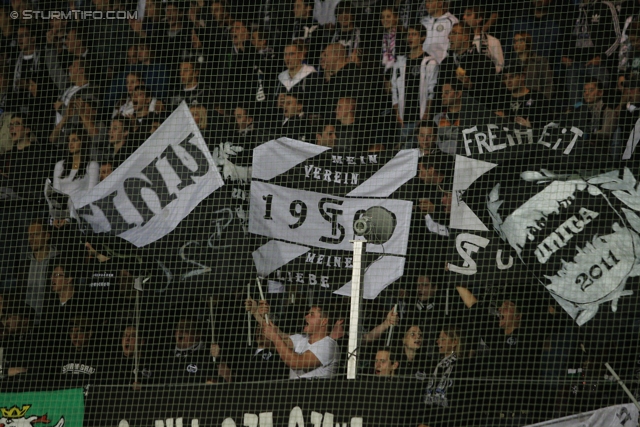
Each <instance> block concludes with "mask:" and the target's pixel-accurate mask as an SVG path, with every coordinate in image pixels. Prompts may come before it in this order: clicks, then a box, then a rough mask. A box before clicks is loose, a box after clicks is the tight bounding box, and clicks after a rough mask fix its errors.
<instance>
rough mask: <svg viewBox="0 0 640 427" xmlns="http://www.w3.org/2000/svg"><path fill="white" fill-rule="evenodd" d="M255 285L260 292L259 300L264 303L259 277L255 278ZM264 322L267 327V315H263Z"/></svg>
mask: <svg viewBox="0 0 640 427" xmlns="http://www.w3.org/2000/svg"><path fill="white" fill-rule="evenodd" d="M256 283H257V284H258V290H259V291H260V299H261V300H262V301H264V300H265V299H264V293H263V292H262V284H261V283H260V278H259V277H256ZM264 321H265V323H266V324H267V325H268V324H269V315H268V314H265V315H264Z"/></svg>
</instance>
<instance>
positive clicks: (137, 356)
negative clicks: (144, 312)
mask: <svg viewBox="0 0 640 427" xmlns="http://www.w3.org/2000/svg"><path fill="white" fill-rule="evenodd" d="M135 316H136V339H135V342H134V347H133V366H134V369H133V381H134V383H136V384H137V383H138V368H139V367H140V351H139V349H138V345H139V343H140V339H139V338H138V336H139V335H140V291H136V306H135Z"/></svg>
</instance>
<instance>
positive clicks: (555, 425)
mask: <svg viewBox="0 0 640 427" xmlns="http://www.w3.org/2000/svg"><path fill="white" fill-rule="evenodd" d="M623 426H624V427H638V409H637V408H636V406H635V405H634V404H633V403H628V404H626V405H617V406H609V407H608V408H601V409H597V410H595V411H590V412H584V413H582V414H576V415H571V416H569V417H564V418H558V419H556V420H550V421H545V422H542V423H538V424H533V425H531V426H529V427H623Z"/></svg>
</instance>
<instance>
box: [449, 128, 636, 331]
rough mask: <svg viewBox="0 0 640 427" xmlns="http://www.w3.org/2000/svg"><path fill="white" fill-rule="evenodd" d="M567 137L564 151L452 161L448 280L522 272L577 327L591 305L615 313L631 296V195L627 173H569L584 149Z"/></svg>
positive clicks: (541, 143) (529, 150)
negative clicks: (452, 241) (452, 248)
mask: <svg viewBox="0 0 640 427" xmlns="http://www.w3.org/2000/svg"><path fill="white" fill-rule="evenodd" d="M556 127H557V126H556ZM547 129H550V128H549V127H545V131H546V130H547ZM554 129H555V128H554ZM463 133H464V131H463ZM570 133H571V134H573V135H574V138H572V139H571V141H568V142H569V143H568V144H565V145H563V144H562V143H561V142H562V141H563V140H562V139H558V142H557V144H550V143H549V142H548V141H547V140H545V137H547V138H548V135H546V133H543V134H542V136H541V137H540V139H538V140H537V141H536V140H534V139H532V140H530V141H529V142H528V143H526V144H523V145H517V144H515V145H511V144H509V143H508V142H507V143H504V142H503V141H493V143H492V146H493V147H497V146H500V151H499V152H496V151H495V150H494V151H493V152H490V151H489V150H485V152H484V154H482V151H479V152H475V153H474V152H470V150H466V151H462V152H464V153H465V154H470V156H457V157H456V163H455V173H454V184H453V193H454V197H453V202H452V208H451V224H450V225H451V228H452V229H454V230H457V231H459V234H458V235H457V236H456V248H457V252H458V254H459V255H460V258H461V260H459V261H457V262H452V263H451V264H450V265H449V270H450V271H452V272H454V273H459V274H462V275H466V276H471V275H475V274H477V273H479V272H480V271H484V273H485V274H486V276H487V277H490V278H491V280H499V277H500V273H501V272H504V271H505V270H511V269H515V268H523V269H525V270H526V271H527V272H528V273H527V274H528V275H529V276H532V277H535V278H536V279H537V281H538V282H539V283H540V284H541V285H542V286H544V289H546V291H548V292H549V294H550V295H551V296H552V297H553V298H554V299H555V300H556V302H557V303H558V304H559V305H560V306H561V307H562V308H563V309H564V310H565V311H566V312H567V313H568V314H569V315H570V316H571V317H572V318H573V319H574V320H575V322H576V323H577V324H578V325H583V324H585V323H586V322H588V321H589V320H591V319H593V318H594V316H595V315H596V313H597V312H598V310H599V308H600V305H602V304H604V303H608V302H610V304H611V310H612V311H613V312H616V311H617V309H618V302H619V300H620V299H621V298H623V297H627V296H629V295H631V294H633V292H632V291H631V290H630V289H627V287H626V286H625V285H626V282H627V280H628V279H629V278H633V277H637V276H639V275H640V252H639V251H638V248H640V186H639V185H638V182H637V177H634V176H633V174H632V172H631V171H630V170H629V169H624V170H610V171H598V170H595V171H594V170H588V171H580V170H577V168H578V167H580V163H579V162H574V161H572V159H573V158H572V157H571V156H572V155H573V151H574V150H580V149H582V148H583V147H581V146H580V144H579V143H580V140H579V137H580V135H581V132H580V131H579V129H573V130H571V132H570ZM475 139H480V140H481V141H484V140H485V137H484V136H483V137H481V138H478V137H477V135H476V138H475ZM565 142H567V141H565ZM498 143H500V144H498ZM465 144H466V142H465ZM556 145H557V147H556ZM478 147H480V145H479V146H478ZM561 147H564V149H562V150H561V149H560V148H561ZM484 148H487V147H484ZM578 158H579V157H578ZM583 167H584V166H583ZM587 167H591V168H592V169H593V168H595V167H597V165H587ZM509 276H510V277H511V278H513V277H518V276H519V275H518V274H516V273H515V272H514V270H511V274H510V275H507V276H505V277H509ZM538 289H543V288H538Z"/></svg>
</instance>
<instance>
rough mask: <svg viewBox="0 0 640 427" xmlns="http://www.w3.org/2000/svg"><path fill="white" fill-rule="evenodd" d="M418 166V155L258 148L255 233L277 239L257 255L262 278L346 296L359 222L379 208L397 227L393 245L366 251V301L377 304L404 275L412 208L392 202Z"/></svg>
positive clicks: (278, 143)
mask: <svg viewBox="0 0 640 427" xmlns="http://www.w3.org/2000/svg"><path fill="white" fill-rule="evenodd" d="M417 162H418V151H417V150H405V151H401V152H400V153H399V154H397V155H396V156H395V157H392V158H390V159H386V158H382V157H379V156H378V155H377V154H366V155H353V156H352V155H350V154H346V153H341V152H332V151H331V150H328V149H327V148H325V147H319V146H316V145H312V144H307V143H304V142H300V141H295V140H291V139H287V138H281V139H278V140H273V141H269V142H267V143H265V144H263V145H261V146H260V147H258V148H256V149H255V150H254V161H253V164H254V167H253V180H252V183H251V192H250V194H251V209H250V217H249V231H250V232H251V233H254V234H258V235H261V236H265V237H268V238H270V239H273V240H270V241H269V242H268V243H266V244H265V245H263V246H262V247H260V248H258V249H257V250H256V251H255V252H254V254H253V258H254V261H255V264H256V268H257V270H258V274H260V275H261V276H263V277H265V278H268V279H269V280H271V281H274V282H278V283H281V284H287V283H298V284H310V285H320V286H322V287H325V288H329V289H331V290H336V289H338V288H341V287H342V289H340V290H339V291H338V293H341V294H342V293H347V292H348V291H349V286H350V279H351V269H352V261H353V260H352V255H351V252H352V250H353V246H352V243H351V240H352V239H353V237H354V232H353V223H354V221H355V220H357V219H358V218H359V217H360V215H361V214H362V213H363V212H365V211H366V210H367V209H369V208H371V207H373V206H380V207H382V208H384V209H386V210H387V211H389V212H391V214H392V215H393V216H394V218H395V223H396V225H395V228H394V230H393V233H392V234H391V236H390V238H389V239H388V240H387V241H386V242H384V243H383V244H377V245H374V244H368V245H367V257H368V261H365V263H366V264H365V265H368V270H367V272H366V273H365V279H364V280H365V290H364V296H365V298H370V299H372V298H375V297H376V296H377V295H378V294H379V293H380V292H381V291H382V290H383V289H384V288H385V287H386V286H388V285H389V284H391V283H393V282H394V281H395V280H397V279H398V278H400V277H401V276H402V272H403V269H404V262H405V259H404V256H405V255H406V251H407V244H408V240H409V223H410V218H411V210H412V206H413V204H412V202H410V201H406V200H397V199H393V198H392V197H393V193H394V192H395V191H396V190H397V189H398V188H399V187H400V186H402V185H403V184H404V183H405V182H406V181H408V180H410V179H411V178H412V177H414V176H415V174H416V170H417ZM345 284H346V285H345Z"/></svg>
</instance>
